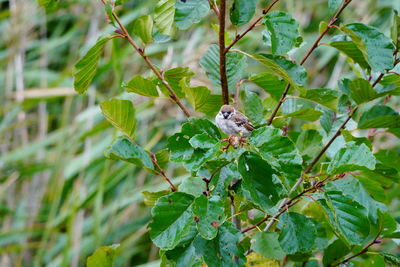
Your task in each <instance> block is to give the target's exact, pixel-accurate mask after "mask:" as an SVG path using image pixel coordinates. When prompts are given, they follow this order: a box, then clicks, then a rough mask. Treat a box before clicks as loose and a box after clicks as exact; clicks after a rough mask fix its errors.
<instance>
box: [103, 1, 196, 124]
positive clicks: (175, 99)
mask: <svg viewBox="0 0 400 267" xmlns="http://www.w3.org/2000/svg"><path fill="white" fill-rule="evenodd" d="M101 1H102V2H103V4H105V1H104V0H101ZM111 12H112V15H113V17H114V19H115V21H116V22H117V23H118V25H119V27H120V30H121V34H122V35H123V36H124V37H125V38H126V39H127V40H128V42H129V43H130V44H131V45H132V47H133V48H134V49H135V50H136V52H138V53H139V55H140V56H141V57H142V58H143V59H144V60H145V62H146V63H147V65H148V66H149V67H150V69H151V70H152V71H153V72H154V74H155V75H156V76H157V78H158V79H160V81H161V83H162V84H163V85H164V86H165V87H166V88H167V90H168V91H169V94H170V95H169V97H170V99H171V101H172V102H174V103H176V104H177V105H178V106H179V107H180V108H181V110H182V111H183V113H184V114H185V116H186V117H190V113H189V111H188V110H187V108H186V107H185V106H184V105H183V104H182V102H181V101H180V100H179V98H178V96H177V95H176V94H175V91H174V89H172V87H171V85H170V84H169V83H168V82H167V81H166V80H165V79H164V77H163V75H162V74H161V72H160V71H159V70H158V69H157V67H156V66H155V65H154V64H153V63H152V62H151V60H150V59H149V57H148V56H146V54H145V52H144V50H143V49H142V48H140V47H139V46H138V45H137V44H136V43H135V41H133V39H132V37H131V36H130V35H129V33H128V31H127V30H126V28H125V26H124V25H123V24H122V22H121V21H120V19H119V17H118V16H117V14H116V13H115V12H114V10H112V11H111Z"/></svg>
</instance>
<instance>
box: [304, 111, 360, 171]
mask: <svg viewBox="0 0 400 267" xmlns="http://www.w3.org/2000/svg"><path fill="white" fill-rule="evenodd" d="M357 109H358V106H356V107H355V108H354V109H352V111H351V112H350V114H349V116H347V118H346V120H345V121H344V122H343V123H342V125H340V127H339V129H338V130H337V131H336V133H335V134H334V135H333V136H332V137H331V139H330V140H329V142H328V143H327V144H326V145H325V146H324V147H323V148H322V150H321V151H320V152H319V153H318V155H317V156H316V157H315V158H314V160H313V161H312V162H311V163H310V164H309V165H308V166H307V168H306V170H305V171H304V173H309V172H311V171H312V169H313V168H314V166H315V164H317V162H318V161H319V159H320V158H321V157H322V155H324V153H325V151H326V150H327V149H328V148H329V147H330V146H331V145H332V143H333V141H335V139H336V138H337V137H338V136H339V135H340V134H341V132H342V130H343V129H345V128H346V124H347V123H348V122H349V121H350V119H351V118H352V117H353V115H354V113H355V112H356V110H357Z"/></svg>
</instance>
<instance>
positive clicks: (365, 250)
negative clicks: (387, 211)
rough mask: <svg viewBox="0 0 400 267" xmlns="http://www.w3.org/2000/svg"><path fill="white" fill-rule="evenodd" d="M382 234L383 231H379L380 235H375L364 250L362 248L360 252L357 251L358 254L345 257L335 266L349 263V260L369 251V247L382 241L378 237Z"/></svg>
mask: <svg viewBox="0 0 400 267" xmlns="http://www.w3.org/2000/svg"><path fill="white" fill-rule="evenodd" d="M380 234H381V232H380V231H379V233H378V235H377V236H376V237H375V239H374V240H372V242H371V243H369V244H368V245H367V246H366V247H365V248H364V249H363V250H361V251H360V252H358V253H356V254H354V255H352V256H350V257H348V258H346V259H344V260H342V261H341V262H339V263H336V264H335V265H333V266H338V265H341V264H344V263H347V262H349V261H350V260H351V259H354V258H355V257H358V256H360V255H362V254H364V253H366V252H368V249H369V248H370V247H371V246H372V245H375V244H379V243H381V241H380V240H378V237H379V235H380Z"/></svg>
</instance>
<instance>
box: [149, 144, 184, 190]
mask: <svg viewBox="0 0 400 267" xmlns="http://www.w3.org/2000/svg"><path fill="white" fill-rule="evenodd" d="M150 158H151V161H152V162H153V164H154V165H156V167H157V168H158V170H159V171H156V170H154V172H155V173H156V174H158V175H160V176H161V177H163V178H164V179H165V180H166V181H167V182H168V183H169V185H170V186H171V190H172V191H173V192H177V191H178V188H176V186H175V185H174V184H173V183H172V181H171V179H169V178H168V176H167V175H166V174H165V172H164V170H163V169H162V168H161V167H160V164H158V161H157V159H156V156H155V155H154V153H153V152H151V153H150Z"/></svg>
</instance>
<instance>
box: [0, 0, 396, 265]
mask: <svg viewBox="0 0 400 267" xmlns="http://www.w3.org/2000/svg"><path fill="white" fill-rule="evenodd" d="M17 2H18V1H17ZM286 2H287V3H286ZM300 2H306V1H286V0H281V1H279V0H274V1H257V0H229V1H225V0H219V1H213V0H210V1H207V0H186V1H183V0H158V1H148V2H147V1H146V3H135V4H132V3H130V1H115V2H114V1H107V0H102V1H100V3H98V4H99V7H101V9H99V10H100V13H99V14H101V16H100V18H101V19H104V20H105V21H107V23H108V26H107V27H106V26H105V27H106V29H105V30H104V31H103V32H102V34H98V36H93V37H92V38H91V39H92V40H94V39H96V41H95V42H92V43H90V45H86V47H85V49H84V50H85V52H84V53H82V55H81V56H80V59H79V60H77V61H76V63H75V64H74V71H73V73H69V74H71V75H69V74H68V76H73V79H74V80H73V87H74V89H75V91H76V92H78V93H80V94H82V95H80V96H74V98H77V99H79V98H80V99H82V98H84V97H85V96H84V95H85V94H88V101H87V102H88V103H89V107H94V105H95V103H98V104H99V109H96V111H94V109H92V108H89V109H88V110H86V111H85V112H82V113H81V114H80V115H79V116H78V117H77V119H76V120H78V121H79V120H80V122H71V120H70V119H69V116H70V114H69V113H70V112H69V111H65V110H66V109H69V108H70V106H71V105H78V103H80V105H82V103H81V102H73V100H72V98H68V99H66V100H65V103H64V108H63V109H64V111H63V114H62V118H61V119H60V122H59V123H60V124H61V126H62V127H65V128H60V129H58V130H55V131H53V132H52V133H51V134H50V135H48V136H44V137H43V136H42V140H40V141H39V142H36V143H33V144H31V145H28V144H27V143H28V141H29V139H28V140H25V143H22V145H24V146H23V147H22V149H21V147H19V146H16V148H15V149H14V150H12V149H10V148H9V147H8V146H5V147H4V148H3V151H4V152H5V153H4V154H3V155H2V156H1V157H0V163H1V165H0V168H4V172H5V175H4V176H2V177H1V179H2V180H1V181H2V185H4V188H5V189H4V192H5V191H6V189H7V190H8V188H9V187H10V188H11V189H12V191H10V192H9V194H12V192H18V193H19V194H22V192H26V191H28V192H29V194H31V192H30V190H37V189H40V190H39V192H41V193H40V194H42V195H40V196H38V198H40V200H39V203H40V201H43V206H41V207H40V208H36V209H35V212H34V213H33V214H34V216H36V217H35V221H33V220H31V221H30V222H29V223H24V225H23V226H24V227H25V228H24V227H22V228H18V227H17V226H10V224H12V223H14V224H16V223H18V222H21V221H22V222H25V221H26V219H19V216H21V215H20V212H23V211H24V209H26V203H24V202H26V201H30V198H29V197H28V198H25V199H23V201H21V202H22V203H21V202H18V200H15V199H13V201H7V199H6V198H4V199H1V201H2V202H1V203H0V204H1V205H2V206H1V207H2V213H0V214H4V219H1V221H2V222H3V227H4V229H5V230H6V231H5V234H4V235H2V236H0V245H1V246H4V247H5V253H4V255H3V257H2V258H1V260H2V261H3V262H4V263H5V264H8V263H11V264H12V263H15V262H17V261H18V262H24V263H25V262H31V261H30V260H29V257H33V261H32V262H33V264H34V265H35V266H41V265H42V264H49V265H52V266H58V265H62V266H63V265H70V264H72V265H73V264H75V266H77V265H83V264H84V263H83V262H87V265H88V266H92V267H95V266H113V264H115V265H116V266H129V265H132V264H135V265H138V264H140V263H144V262H146V261H147V260H154V262H153V263H154V264H155V265H161V266H202V265H204V264H206V265H207V266H245V265H247V266H252V265H259V266H279V265H281V266H284V265H285V266H286V265H288V266H337V265H341V264H344V265H351V266H385V265H386V264H392V265H399V264H400V257H399V256H398V253H399V251H397V250H396V244H397V242H398V241H397V239H398V238H400V230H399V229H400V227H399V224H398V221H400V214H399V213H398V211H399V209H398V203H397V202H398V195H399V193H400V186H399V182H400V165H399V163H400V153H399V151H400V143H399V138H400V114H399V112H398V110H399V108H400V106H399V101H398V99H399V98H398V96H399V95H400V64H399V63H400V58H399V56H400V51H399V48H400V17H399V16H398V13H397V11H396V9H398V8H399V7H398V6H396V4H392V2H390V1H389V2H388V3H381V5H379V12H378V11H374V10H369V9H368V6H361V7H360V3H359V1H357V0H353V1H352V0H329V1H327V2H325V1H323V2H322V3H323V6H322V3H320V5H321V7H320V8H315V9H314V10H312V12H308V11H309V10H308V8H309V7H308V4H306V3H300ZM313 2H315V3H316V2H318V1H313ZM370 2H371V3H374V5H377V3H376V2H375V1H370ZM307 3H308V1H307ZM38 4H39V5H40V6H42V7H43V8H44V9H43V10H46V13H47V14H49V15H50V14H57V12H60V10H64V9H67V8H69V5H70V4H66V3H62V2H61V3H58V1H55V0H47V1H38ZM100 4H101V5H100ZM76 5H77V6H78V7H79V6H80V5H81V3H77V4H76ZM291 5H293V6H291ZM296 6H298V7H299V10H301V8H304V10H302V11H303V12H300V11H298V10H297V8H296ZM90 8H92V9H93V8H94V6H91V7H90ZM146 8H147V9H149V10H151V12H147V13H146V12H145V11H146ZM357 8H364V13H362V14H361V13H360V14H358V15H357V12H356V11H355V10H356V9H357ZM11 11H13V10H12V6H11ZM130 11H132V12H130ZM367 11H368V12H367ZM14 12H15V11H14ZM42 12H44V11H42ZM318 12H320V14H318ZM372 12H377V14H378V15H376V17H374V20H372V19H371V18H372V17H373V16H374V13H372ZM11 13H12V12H11ZM120 14H124V16H121V18H120ZM14 16H16V15H15V13H14ZM85 16H87V15H85ZM383 17H384V18H383ZM354 18H357V19H354ZM53 19H54V18H53ZM97 19H98V18H96V23H98V21H97ZM55 20H56V19H55ZM74 23H75V24H76V23H78V22H77V21H74V20H72V22H71V24H65V25H63V26H64V27H65V28H61V29H58V30H57V28H56V29H52V27H60V26H54V25H51V24H48V25H47V27H49V32H50V33H52V34H59V32H60V31H61V32H63V35H67V33H65V32H67V30H66V29H68V27H72V25H74ZM92 23H94V22H93V21H92ZM60 25H61V24H60ZM318 25H319V26H318ZM75 31H79V30H78V29H75ZM20 34H23V33H20ZM206 37H207V38H206ZM210 38H212V39H210ZM55 40H58V39H55ZM54 42H56V41H54ZM78 45H79V46H82V45H83V41H82V42H81V43H78ZM76 47H77V44H75V43H74V45H72V46H71V47H69V49H70V50H71V49H73V48H76ZM25 49H27V51H29V52H30V53H31V54H29V53H27V54H28V55H29V56H31V57H35V56H37V53H38V51H37V50H33V51H36V55H35V54H34V53H33V52H32V51H30V50H29V49H33V48H25ZM36 49H39V52H40V53H39V55H40V57H43V53H44V54H45V52H43V51H41V50H40V48H36ZM174 49H176V50H177V52H174ZM200 49H201V50H200ZM132 51H133V52H134V53H135V57H133V56H131V55H132V53H133V52H132ZM199 52H201V53H199ZM20 53H21V51H19V52H16V54H15V61H13V62H14V64H17V63H18V56H20ZM23 53H25V52H23ZM32 53H33V55H32ZM63 53H65V51H63V52H60V54H61V55H62V54H63ZM197 53H199V55H197ZM45 57H46V56H45ZM187 58H188V59H187ZM28 59H29V57H28ZM160 59H163V61H160ZM53 60H54V62H53V64H55V63H57V60H60V61H61V60H63V59H53ZM64 60H65V59H64ZM168 61H169V63H168ZM166 62H167V63H166ZM171 62H173V63H171ZM68 63H70V62H68ZM69 67H71V66H69ZM17 69H18V68H17ZM16 74H17V75H18V73H16ZM8 79H11V80H12V79H13V77H11V78H8ZM24 79H26V80H28V78H23V80H24ZM43 79H44V80H45V82H44V84H45V85H46V84H47V83H48V81H47V78H46V77H45V78H43ZM5 80H7V77H6V78H5ZM18 81H19V80H18V78H16V84H15V88H16V89H15V91H16V93H17V94H16V95H17V99H16V101H17V105H12V104H10V105H9V107H8V109H7V110H5V111H4V112H3V113H4V119H3V120H2V123H1V124H0V131H3V132H5V133H6V135H5V137H4V141H8V142H10V140H13V141H15V142H19V139H17V138H13V137H10V132H12V131H13V130H15V131H16V132H17V133H18V134H20V135H21V139H20V140H24V134H27V133H28V131H32V130H30V129H29V125H28V126H26V125H23V126H20V128H16V129H13V128H14V126H12V124H11V121H13V120H14V119H18V121H19V122H20V123H21V122H22V121H23V117H24V116H26V113H25V112H29V108H31V107H32V106H35V105H36V104H37V103H36V102H34V101H31V102H29V101H26V100H25V99H24V98H25V97H24V96H23V94H22V98H21V96H20V97H19V98H18V95H19V94H18V93H21V90H19V86H18ZM66 83H67V84H69V85H72V80H71V79H69V80H68V81H67V82H66ZM32 84H35V82H32ZM52 84H53V85H54V86H55V85H58V86H60V85H62V82H59V83H58V81H57V78H55V79H54V80H53V81H52ZM111 87H115V88H118V89H117V90H111V89H109V88H111ZM71 90H72V89H71ZM23 91H24V90H23V87H22V92H23ZM122 92H123V93H122ZM41 101H43V99H42V100H41ZM76 101H79V100H76ZM81 101H82V100H81ZM72 102H73V104H71V103H72ZM228 103H230V104H233V105H235V106H236V107H237V108H238V109H239V110H241V111H242V112H243V113H244V114H245V115H246V116H247V117H248V118H249V119H250V120H251V121H252V122H253V124H254V125H255V126H256V129H255V130H254V131H253V132H252V133H251V134H250V136H248V137H247V138H246V140H245V142H244V143H243V144H241V145H239V146H235V145H234V146H228V143H227V142H226V141H224V138H225V137H226V136H224V135H223V134H222V132H220V130H219V129H218V128H217V127H216V126H215V124H214V121H213V120H214V119H213V118H214V117H215V115H216V113H217V112H218V110H219V108H220V106H221V105H222V104H228ZM24 104H25V106H28V107H27V108H23V105H24ZM39 105H43V102H41V103H39ZM52 108H54V109H55V110H57V112H61V109H60V107H59V106H58V105H57V103H54V107H53V106H52ZM99 110H101V113H102V115H103V117H102V116H97V115H100V113H99ZM57 112H56V114H57ZM94 112H96V114H95V115H93V113H94ZM58 116H60V115H58ZM103 118H104V119H105V120H106V121H107V122H106V121H104V120H103ZM87 123H89V124H90V126H89V127H87V125H86V127H87V128H86V127H84V126H85V124H87ZM110 125H112V126H113V127H114V128H115V129H117V131H114V133H115V134H113V135H112V134H110V131H109V130H107V129H108V128H110ZM69 127H70V129H68V128H69ZM82 127H83V128H82ZM66 137H68V138H71V139H67V140H68V141H65V140H66ZM96 137H97V138H96ZM93 138H96V139H95V140H92V139H93ZM83 140H84V146H82V145H81V143H82V142H83ZM93 141H95V142H99V143H101V144H102V145H98V146H96V147H95V148H92V149H88V146H89V147H90V146H91V143H92V142H93ZM65 142H66V143H69V142H70V143H71V145H69V144H67V145H65V144H64V143H65ZM51 146H54V147H55V148H53V149H54V150H51ZM74 146H75V147H74ZM24 147H25V148H24ZM46 151H51V152H50V153H49V155H48V157H52V156H53V157H56V160H57V161H58V162H56V163H53V165H51V164H49V163H50V162H51V161H49V162H46V160H44V157H45V155H46ZM103 151H104V154H103V153H102V152H103ZM67 152H68V153H67ZM35 153H36V154H37V156H36V159H35V160H31V159H29V158H27V156H26V155H28V156H29V155H33V154H35ZM76 155H79V156H76ZM30 160H31V161H30ZM40 164H42V165H43V166H41V165H40ZM66 164H68V165H67V166H64V165H66ZM18 178H20V179H22V178H23V179H32V182H31V183H27V184H26V185H25V187H26V189H25V191H24V190H23V188H22V189H19V188H18V186H17V187H16V186H15V185H12V184H13V183H15V180H16V179H18ZM145 178H146V180H147V181H146V182H145ZM35 179H36V180H37V181H39V182H36V183H35V182H34V181H35ZM132 180H133V181H134V183H133V184H132V183H131V184H129V182H126V184H124V181H132ZM155 181H156V182H155ZM43 186H46V187H47V186H48V187H49V188H50V189H49V191H48V192H42V191H43V190H44V189H43ZM125 186H126V188H128V190H126V189H125V188H124V187H125ZM20 190H21V191H20ZM51 190H54V192H53V191H51ZM41 198H43V199H41ZM15 202H16V203H17V204H15ZM137 203H144V204H145V205H146V206H147V207H148V208H146V207H144V206H139V205H138V204H137ZM150 208H151V210H150ZM130 209H134V211H133V212H132V210H130ZM85 211H86V212H87V213H90V215H87V214H85ZM29 214H30V213H25V216H28V215H29ZM2 216H3V215H2ZM85 217H86V218H87V219H85ZM36 223H37V224H44V227H43V226H39V229H40V230H38V232H35V231H36V230H35V227H36V226H35V224H36ZM32 229H33V230H32ZM65 229H66V230H65ZM93 229H94V230H93ZM13 231H14V233H13ZM15 232H16V233H17V234H15ZM63 232H65V233H63ZM91 232H94V233H93V234H92V235H91V236H89V237H87V238H85V236H88V233H91ZM18 234H20V236H18ZM142 235H145V236H144V237H142ZM150 240H151V243H150V242H149V241H150ZM21 241H24V242H26V243H27V245H26V246H18V245H16V242H21ZM85 242H86V243H85ZM36 243H38V245H36ZM110 243H115V245H109V244H110ZM117 243H121V245H120V246H119V245H117ZM50 244H54V245H56V246H54V247H53V248H51V249H49V248H48V246H49V245H50ZM102 245H109V246H102ZM63 246H64V247H65V248H63ZM96 247H99V248H98V249H97V250H96V251H95V252H93V251H94V249H95V248H96ZM150 247H151V248H152V249H151V250H150V251H149V250H148V248H150ZM156 247H157V248H158V249H159V250H157V249H156ZM21 250H22V251H24V253H26V255H25V256H19V255H18V252H19V251H21ZM31 252H33V254H31ZM6 253H7V254H6ZM88 254H92V255H91V256H90V257H88V258H87V260H86V257H87V256H88ZM1 255H2V252H0V256H1ZM26 257H28V259H26ZM0 264H1V262H0Z"/></svg>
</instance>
